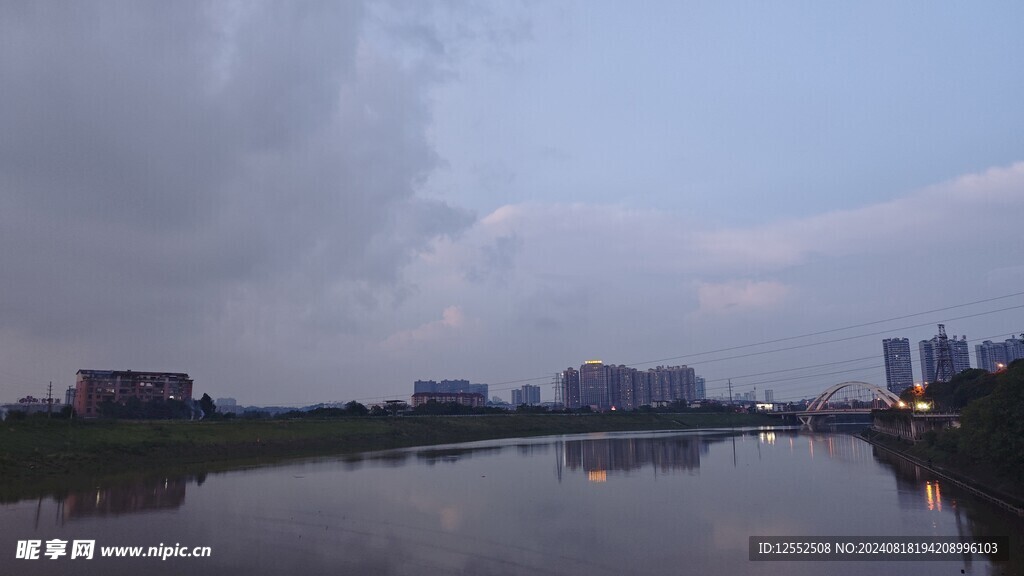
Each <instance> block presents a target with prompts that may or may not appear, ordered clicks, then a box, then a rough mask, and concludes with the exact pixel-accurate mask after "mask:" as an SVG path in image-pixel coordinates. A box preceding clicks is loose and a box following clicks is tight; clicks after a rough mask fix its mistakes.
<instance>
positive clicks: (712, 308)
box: [697, 280, 791, 314]
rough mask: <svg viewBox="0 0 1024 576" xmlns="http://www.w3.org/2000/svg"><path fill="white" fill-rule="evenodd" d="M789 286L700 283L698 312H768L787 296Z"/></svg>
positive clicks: (764, 282) (763, 282)
mask: <svg viewBox="0 0 1024 576" xmlns="http://www.w3.org/2000/svg"><path fill="white" fill-rule="evenodd" d="M790 292H791V290H790V287H789V286H786V285H785V284H782V283H781V282H774V281H760V282H755V281H750V280H745V281H744V280H740V281H734V282H725V283H720V284H713V283H706V282H701V283H699V284H698V286H697V300H698V303H699V309H698V313H704V314H720V313H747V312H751V311H754V310H770V309H773V308H776V307H777V306H779V305H780V304H781V303H782V302H783V301H785V299H786V297H787V296H788V295H789V294H790Z"/></svg>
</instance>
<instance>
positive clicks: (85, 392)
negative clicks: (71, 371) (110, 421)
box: [75, 370, 192, 418]
mask: <svg viewBox="0 0 1024 576" xmlns="http://www.w3.org/2000/svg"><path fill="white" fill-rule="evenodd" d="M129 398H138V399H139V400H141V401H142V402H149V401H150V400H154V399H156V398H160V399H163V400H191V399H192V379H191V378H189V377H188V374H185V373H182V372H134V371H132V370H123V371H122V370H79V371H78V372H77V373H76V375H75V412H76V413H77V414H78V415H79V416H81V417H84V418H95V417H97V416H99V415H100V413H99V406H100V404H101V403H102V402H103V401H104V400H110V401H111V402H117V403H121V402H124V401H126V400H128V399H129Z"/></svg>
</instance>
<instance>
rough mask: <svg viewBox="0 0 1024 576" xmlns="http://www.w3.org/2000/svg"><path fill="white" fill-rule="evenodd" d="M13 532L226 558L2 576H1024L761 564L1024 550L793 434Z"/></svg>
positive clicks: (137, 493)
mask: <svg viewBox="0 0 1024 576" xmlns="http://www.w3.org/2000/svg"><path fill="white" fill-rule="evenodd" d="M204 480H205V481H204ZM97 486H99V488H97ZM186 491H187V492H188V498H187V499H186V498H185V494H186ZM142 512H146V514H143V513H142ZM0 517H2V518H3V520H4V521H3V522H0V544H2V543H3V542H7V543H8V544H7V545H11V543H12V542H16V541H17V540H21V539H26V538H33V539H40V540H43V541H45V540H47V539H50V538H61V539H64V540H70V539H74V538H90V539H92V538H95V539H97V544H98V545H108V546H109V545H147V546H148V545H155V544H158V543H160V542H182V543H183V544H185V543H187V544H188V545H204V546H211V547H212V548H213V550H214V557H213V558H211V559H209V561H203V562H199V561H190V562H184V561H177V562H175V561H174V560H173V559H172V560H168V561H167V562H152V561H149V562H146V563H142V562H137V563H132V562H129V561H127V560H115V559H107V560H103V559H96V560H94V561H92V563H86V564H82V563H79V564H70V562H69V561H64V563H63V564H61V563H60V562H54V563H52V564H45V563H43V562H37V563H34V564H33V563H31V562H27V563H26V562H22V563H16V562H14V561H13V559H12V558H11V555H10V554H8V555H7V556H4V555H3V554H0V573H3V574H6V573H16V574H52V573H55V572H67V573H75V574H82V575H88V574H96V575H100V574H102V575H104V576H107V575H109V574H132V573H140V572H146V573H155V574H179V573H183V572H188V573H190V574H193V575H194V576H204V575H210V576H213V575H216V576H222V575H223V574H233V573H239V572H242V573H245V572H248V573H252V574H253V575H258V574H270V573H274V574H288V573H295V574H327V573H353V574H354V573H367V574H388V575H396V576H397V575H403V576H404V575H416V576H421V575H422V574H435V573H437V574H442V573H451V574H484V575H486V574H495V575H512V574H524V575H525V574H530V575H533V574H565V575H581V576H582V575H586V576H592V575H593V574H679V573H700V574H754V575H765V574H777V573H785V574H787V575H788V576H810V575H812V574H820V573H829V574H840V575H851V576H852V575H859V574H865V573H868V572H873V573H880V574H900V575H901V576H904V575H908V574H921V575H925V574H933V573H950V574H959V573H961V570H963V571H964V572H963V573H965V574H996V575H1001V574H1021V573H1022V572H1021V569H1020V560H1019V559H1017V560H1015V561H1011V563H1009V564H993V563H991V562H989V561H988V560H987V559H986V558H985V557H981V556H973V557H972V556H967V557H964V558H963V559H962V560H961V561H959V562H952V563H950V562H941V563H935V562H914V561H911V562H890V563H885V562H842V563H829V564H827V565H823V564H821V563H815V562H785V563H774V562H765V563H752V562H749V561H748V559H747V542H748V538H749V537H750V536H752V535H837V536H838V535H862V536H876V535H885V534H905V535H921V536H933V535H935V536H938V535H943V536H952V535H955V536H959V537H960V538H961V539H963V540H966V541H969V540H979V539H982V538H984V537H986V536H996V535H999V536H1006V535H1008V534H1010V535H1011V537H1012V538H1016V539H1015V540H1012V541H1011V547H1012V549H1013V550H1015V551H1019V550H1022V549H1024V543H1022V542H1021V541H1020V539H1021V534H1024V523H1022V522H1021V521H1020V519H1016V518H1010V517H1008V515H1005V514H1002V515H1001V514H1000V513H999V512H998V511H993V508H992V507H991V506H989V505H987V504H986V503H984V502H980V501H977V500H975V499H973V498H971V497H970V496H967V495H965V494H963V493H961V492H959V491H958V490H957V489H956V487H955V486H950V485H947V484H946V483H945V482H944V481H942V480H941V479H940V480H936V479H935V478H932V477H930V476H928V475H927V474H926V473H922V471H921V470H920V469H918V468H917V467H915V466H913V465H908V464H907V463H905V462H904V461H902V460H898V459H893V458H892V457H891V456H889V455H888V454H887V453H873V448H872V447H871V446H870V445H868V444H866V443H864V442H863V441H861V440H859V439H857V438H853V437H851V436H849V435H844V434H832V433H826V432H817V433H807V432H800V431H794V430H785V429H772V430H769V429H764V430H750V431H741V432H739V433H737V434H730V433H729V432H728V431H717V432H703V433H693V432H685V433H680V432H673V433H619V434H599V435H581V436H557V437H545V438H532V439H514V440H499V441H491V442H478V443H472V444H461V445H449V446H436V447H429V448H418V449H408V450H395V451H389V452H377V453H367V454H360V455H355V456H345V457H338V458H320V459H310V460H305V461H301V462H293V463H290V464H287V465H281V466H274V467H258V468H251V469H246V470H240V471H235V472H228V473H221V474H216V475H211V476H210V477H209V479H206V478H205V477H192V476H187V475H181V476H178V477H159V478H140V479H134V480H131V481H119V482H115V483H103V482H96V483H93V484H92V487H91V488H89V489H77V488H76V489H69V490H67V491H65V492H63V493H62V495H61V496H60V498H57V499H45V500H43V499H40V500H39V501H36V500H35V499H32V500H30V501H22V502H18V503H15V504H10V505H4V506H0ZM50 518H54V519H56V521H54V522H51V521H50V520H49V519H50ZM40 519H42V520H40ZM70 519H75V520H76V521H75V522H65V520H70ZM1012 535H1016V536H1012ZM1014 562H1016V563H1014ZM72 569H73V570H72Z"/></svg>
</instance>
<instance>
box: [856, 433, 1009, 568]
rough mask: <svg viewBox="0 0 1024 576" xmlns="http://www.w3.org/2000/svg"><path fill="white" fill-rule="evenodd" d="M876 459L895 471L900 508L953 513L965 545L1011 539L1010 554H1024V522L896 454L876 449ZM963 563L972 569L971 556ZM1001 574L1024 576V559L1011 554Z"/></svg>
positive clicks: (1001, 565) (965, 558) (958, 534)
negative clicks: (1013, 551)
mask: <svg viewBox="0 0 1024 576" xmlns="http://www.w3.org/2000/svg"><path fill="white" fill-rule="evenodd" d="M872 448H874V447H872ZM874 457H875V460H876V461H877V462H879V463H880V464H882V465H883V466H885V467H888V468H891V469H892V470H893V471H894V474H893V476H894V477H895V479H896V496H897V499H898V501H899V503H900V506H902V507H905V508H908V509H921V508H922V507H923V508H925V509H927V510H930V511H933V512H936V513H938V512H942V511H945V513H947V514H948V513H950V512H952V513H953V514H954V515H955V518H956V527H957V536H958V537H959V538H960V540H961V541H962V542H985V541H989V540H991V538H992V537H995V536H999V537H1003V536H1007V535H1009V539H1010V546H1009V548H1010V550H1024V518H1021V517H1018V516H1015V515H1013V514H1011V513H1009V512H1006V511H1004V510H1001V509H999V508H997V507H996V506H995V505H994V504H991V503H989V502H986V501H984V500H980V499H978V498H976V497H974V496H972V495H970V494H967V493H964V492H961V491H960V489H959V488H957V487H956V486H955V485H953V484H950V483H948V482H944V481H942V480H941V479H938V480H936V479H935V478H934V477H933V476H932V475H931V474H929V473H928V471H927V470H924V469H923V468H921V467H920V466H918V465H916V464H914V463H913V462H910V461H908V460H905V459H903V458H900V457H899V456H896V455H895V454H891V453H889V452H887V451H884V450H881V449H878V448H874ZM963 560H964V563H965V565H970V563H971V557H970V556H964V558H963ZM998 573H1000V574H1024V556H1022V555H1019V554H1014V553H1012V552H1011V554H1010V560H1009V561H1008V562H1007V563H1005V564H1000V565H999V572H998Z"/></svg>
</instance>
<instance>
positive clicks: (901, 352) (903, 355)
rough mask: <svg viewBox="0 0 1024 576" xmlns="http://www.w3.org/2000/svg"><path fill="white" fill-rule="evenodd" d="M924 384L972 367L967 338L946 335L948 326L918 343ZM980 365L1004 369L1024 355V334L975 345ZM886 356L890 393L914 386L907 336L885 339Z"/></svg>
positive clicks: (986, 367)
mask: <svg viewBox="0 0 1024 576" xmlns="http://www.w3.org/2000/svg"><path fill="white" fill-rule="evenodd" d="M917 348H918V352H919V358H918V360H919V362H920V366H921V380H920V382H922V383H931V382H948V381H949V380H950V379H951V378H952V377H953V376H955V375H957V374H959V373H960V372H963V371H964V370H967V369H969V368H970V367H971V357H970V353H969V350H968V346H967V337H966V336H960V337H959V338H958V337H957V336H955V335H954V336H953V337H951V338H947V337H946V332H945V327H944V326H943V325H941V324H940V325H939V333H938V334H937V335H935V336H933V337H932V338H931V339H929V340H921V341H920V342H918V343H917ZM974 353H975V357H976V359H977V367H978V368H981V369H982V370H986V371H988V372H995V371H997V370H1000V369H1002V368H1005V367H1006V366H1008V365H1009V364H1010V362H1013V361H1014V360H1018V359H1020V358H1024V334H1022V335H1021V337H1020V338H1010V339H1008V340H1006V341H1004V342H992V341H991V340H985V341H984V342H982V343H981V344H977V345H975V346H974ZM882 354H883V356H884V357H885V383H886V388H888V389H889V391H890V392H893V393H896V394H899V393H900V392H902V391H903V390H906V389H907V388H909V387H911V386H913V385H914V369H913V364H912V362H911V359H910V341H909V340H908V339H906V338H886V339H884V340H882Z"/></svg>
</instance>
